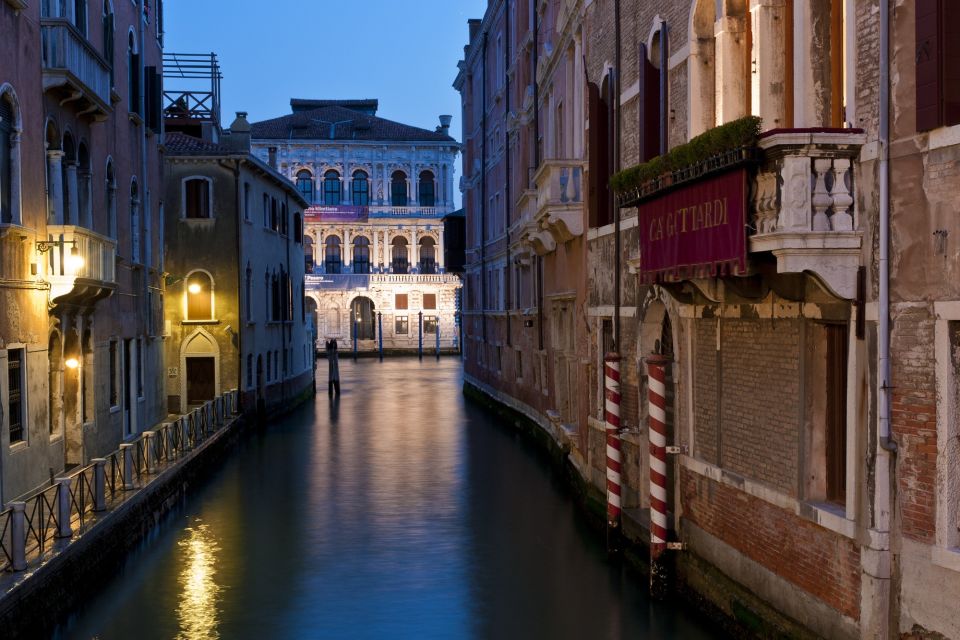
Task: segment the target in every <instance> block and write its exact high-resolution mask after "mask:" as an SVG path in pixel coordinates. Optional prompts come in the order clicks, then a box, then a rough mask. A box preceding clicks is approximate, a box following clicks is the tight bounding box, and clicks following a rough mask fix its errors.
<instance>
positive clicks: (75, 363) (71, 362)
mask: <svg viewBox="0 0 960 640" xmlns="http://www.w3.org/2000/svg"><path fill="white" fill-rule="evenodd" d="M63 364H65V365H67V369H76V368H77V367H79V366H80V361H79V360H77V359H76V358H67V360H66V362H64V363H63Z"/></svg>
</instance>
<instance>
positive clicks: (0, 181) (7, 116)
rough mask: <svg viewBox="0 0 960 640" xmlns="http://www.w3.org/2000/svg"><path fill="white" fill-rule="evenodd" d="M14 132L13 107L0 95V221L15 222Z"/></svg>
mask: <svg viewBox="0 0 960 640" xmlns="http://www.w3.org/2000/svg"><path fill="white" fill-rule="evenodd" d="M12 132H13V107H12V106H11V104H10V101H9V100H7V99H6V98H5V97H0V223H10V222H13V210H12V208H11V207H12V200H11V198H10V193H11V190H12V188H13V179H12V178H13V172H12V167H11V161H10V134H11V133H12Z"/></svg>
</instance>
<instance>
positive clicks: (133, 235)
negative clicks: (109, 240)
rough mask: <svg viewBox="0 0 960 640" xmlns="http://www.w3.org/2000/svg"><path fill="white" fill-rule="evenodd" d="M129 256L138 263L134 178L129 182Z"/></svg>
mask: <svg viewBox="0 0 960 640" xmlns="http://www.w3.org/2000/svg"><path fill="white" fill-rule="evenodd" d="M130 256H131V258H132V259H133V261H134V262H140V190H139V188H138V187H137V179H136V178H133V179H132V180H131V181H130Z"/></svg>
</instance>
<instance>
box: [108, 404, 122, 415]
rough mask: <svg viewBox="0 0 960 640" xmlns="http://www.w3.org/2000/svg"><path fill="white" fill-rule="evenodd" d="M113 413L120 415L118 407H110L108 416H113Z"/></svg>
mask: <svg viewBox="0 0 960 640" xmlns="http://www.w3.org/2000/svg"><path fill="white" fill-rule="evenodd" d="M114 413H120V405H114V406H112V407H110V414H111V415H113V414H114Z"/></svg>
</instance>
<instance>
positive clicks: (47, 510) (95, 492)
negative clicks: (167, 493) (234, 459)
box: [0, 389, 239, 571]
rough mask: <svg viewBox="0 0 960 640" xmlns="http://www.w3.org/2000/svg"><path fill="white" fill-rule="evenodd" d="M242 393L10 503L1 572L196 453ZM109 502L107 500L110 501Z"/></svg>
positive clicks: (17, 567)
mask: <svg viewBox="0 0 960 640" xmlns="http://www.w3.org/2000/svg"><path fill="white" fill-rule="evenodd" d="M238 400H239V392H238V391H237V390H236V389H232V390H230V391H228V392H227V393H225V394H223V395H221V396H217V397H216V398H214V399H213V400H209V401H207V402H206V403H204V404H203V405H202V406H200V407H197V408H195V409H193V410H192V411H191V412H190V413H188V414H185V415H182V416H180V417H178V418H177V419H176V420H174V421H172V422H166V423H163V424H162V425H161V426H160V427H158V428H157V429H156V430H153V431H145V432H143V433H142V434H140V435H139V436H137V438H136V439H134V440H132V441H131V442H126V443H124V444H121V445H120V447H119V448H118V449H117V450H116V451H113V452H112V453H110V454H109V455H107V456H106V457H105V458H94V459H93V460H91V461H90V463H89V464H88V465H86V466H84V467H82V468H80V469H76V470H74V471H72V472H71V473H69V474H68V475H65V476H62V477H58V478H56V479H55V480H54V481H53V483H52V484H51V485H50V486H48V487H44V488H43V489H40V490H38V491H35V492H33V493H31V494H28V495H27V496H26V497H24V498H23V499H22V500H19V501H15V502H11V503H9V505H8V506H7V508H6V509H4V510H2V511H0V571H23V570H24V569H26V568H27V563H28V561H29V560H33V559H35V558H38V557H40V556H42V555H43V554H44V553H45V552H46V551H48V550H49V549H50V548H51V547H52V545H53V542H54V541H55V540H57V539H65V540H66V539H70V538H72V537H73V536H74V534H78V533H82V532H83V531H85V530H86V529H87V528H88V527H89V526H90V525H92V524H93V522H94V521H95V517H94V515H95V514H96V513H99V512H103V511H106V510H107V509H108V504H115V503H117V502H118V501H120V500H121V499H122V496H123V494H124V492H128V491H132V490H135V489H139V488H141V487H143V486H144V484H146V482H148V477H149V476H153V475H156V474H157V473H159V472H160V471H162V470H163V469H165V468H167V467H169V466H170V465H172V464H173V463H175V462H176V461H177V460H179V459H181V458H183V457H184V456H185V455H186V454H187V453H189V452H191V451H193V450H194V449H195V448H196V447H197V446H199V445H200V444H202V443H203V442H204V441H205V440H206V439H207V438H208V437H210V436H211V435H213V434H214V433H215V432H216V431H217V430H218V429H219V428H220V427H223V426H224V425H225V424H227V423H228V421H229V420H230V418H231V417H233V416H235V415H237V413H238ZM108 500H109V501H108Z"/></svg>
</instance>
